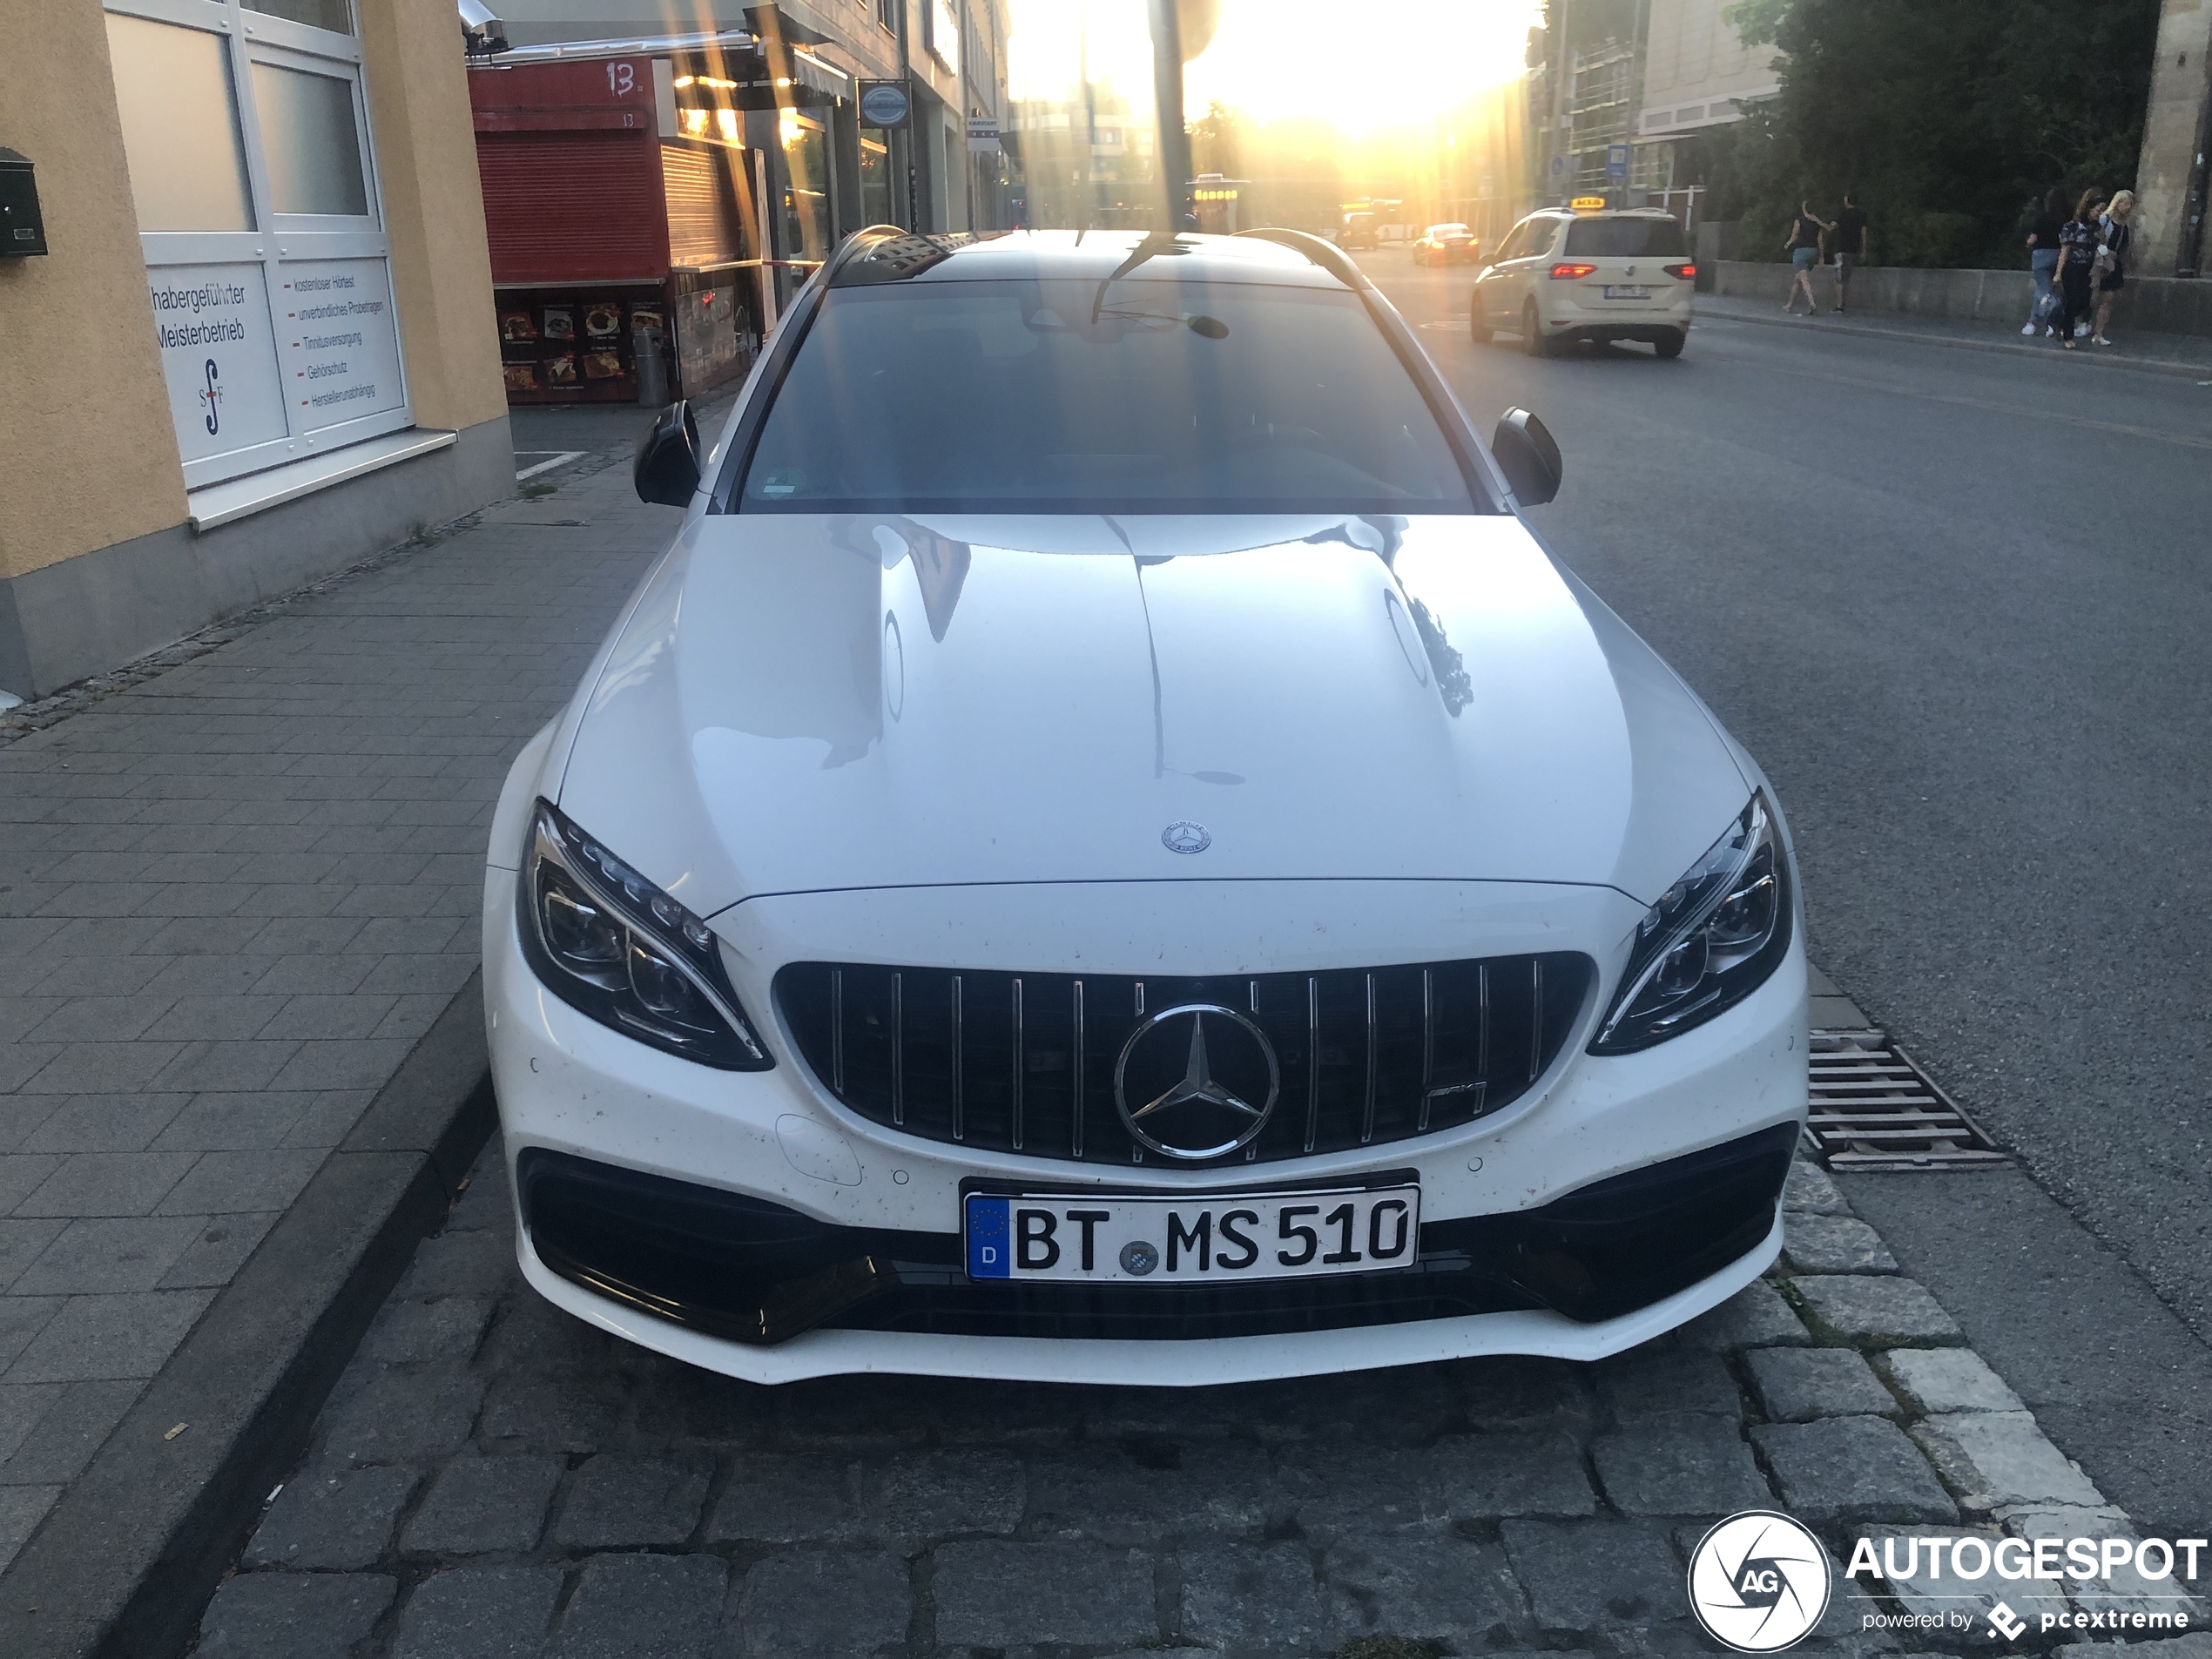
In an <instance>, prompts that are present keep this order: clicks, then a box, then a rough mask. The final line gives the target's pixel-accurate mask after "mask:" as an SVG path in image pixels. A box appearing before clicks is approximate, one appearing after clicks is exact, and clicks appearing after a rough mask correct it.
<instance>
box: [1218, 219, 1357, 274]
mask: <svg viewBox="0 0 2212 1659" xmlns="http://www.w3.org/2000/svg"><path fill="white" fill-rule="evenodd" d="M1237 234H1238V235H1239V236H1250V237H1252V238H1255V239H1258V240H1259V241H1262V242H1279V243H1281V244H1282V245H1283V246H1285V247H1287V248H1294V249H1296V250H1297V251H1298V253H1303V254H1305V257H1306V258H1307V259H1309V260H1312V261H1313V263H1314V264H1316V265H1318V266H1320V267H1321V268H1322V269H1323V270H1324V271H1326V272H1327V273H1329V274H1330V275H1331V276H1332V277H1335V278H1336V279H1337V280H1339V282H1342V283H1343V284H1344V285H1345V287H1351V288H1372V287H1374V286H1375V285H1374V284H1373V283H1372V282H1370V281H1368V280H1367V273H1366V272H1365V271H1362V270H1361V269H1360V268H1359V266H1357V265H1355V264H1353V263H1352V256H1351V255H1350V254H1349V253H1345V251H1344V250H1343V249H1342V248H1340V247H1339V246H1337V245H1336V244H1335V243H1334V242H1332V241H1330V240H1329V239H1327V238H1326V237H1324V236H1316V235H1314V234H1313V233H1312V232H1311V231H1292V230H1284V229H1281V228H1279V227H1278V226H1272V225H1269V226H1261V227H1260V228H1259V229H1258V230H1250V231H1238V233H1237Z"/></svg>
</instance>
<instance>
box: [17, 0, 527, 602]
mask: <svg viewBox="0 0 2212 1659" xmlns="http://www.w3.org/2000/svg"><path fill="white" fill-rule="evenodd" d="M448 32H450V31H448ZM0 145H6V146H7V147H8V148H9V149H10V150H15V151H18V152H21V153H22V154H24V155H25V156H28V157H30V159H31V160H32V161H33V162H34V163H36V164H37V179H38V199H39V204H40V206H41V208H42V210H43V211H44V217H45V220H46V245H47V246H48V247H49V248H50V249H51V253H49V254H48V255H47V256H46V257H45V258H43V259H40V258H36V257H33V258H29V259H0V388H5V394H4V395H0V577H11V576H21V575H22V574H24V572H25V571H27V570H39V569H42V568H44V566H46V565H49V564H53V563H57V562H58V561H60V560H63V559H67V558H73V557H75V556H77V555H78V554H80V553H89V552H91V550H94V549H95V548H102V547H106V546H109V545H111V544H112V543H117V542H123V541H128V540H129V539H130V538H132V536H144V535H145V534H147V533H148V532H150V531H152V530H158V529H166V528H167V527H169V526H170V525H172V524H179V523H183V522H184V519H185V483H184V472H183V469H182V463H181V462H179V459H178V455H177V438H176V434H175V433H174V431H172V428H171V427H170V424H169V403H168V397H167V394H166V393H165V390H164V388H163V384H162V379H161V353H160V350H159V348H158V347H157V346H156V344H155V342H154V327H153V307H152V302H151V301H150V300H148V299H147V297H146V267H145V257H144V255H143V254H142V253H141V252H140V250H139V246H138V217H137V213H136V211H135V210H134V209H133V207H132V202H131V178H130V172H129V170H128V168H127V166H126V165H125V161H124V156H123V129H122V124H121V122H120V120H119V118H118V116H117V113H116V104H115V78H114V75H113V73H112V71H111V70H110V69H109V67H108V51H107V24H106V22H105V17H104V16H103V14H102V12H101V10H100V6H99V0H0ZM471 178H472V182H473V172H472V175H471ZM480 234H481V233H480ZM488 303H489V301H488ZM496 373H497V371H496V370H495V371H494V374H495V375H496Z"/></svg>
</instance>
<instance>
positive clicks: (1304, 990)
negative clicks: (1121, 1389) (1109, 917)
mask: <svg viewBox="0 0 2212 1659" xmlns="http://www.w3.org/2000/svg"><path fill="white" fill-rule="evenodd" d="M1594 977H1595V964H1593V963H1592V962H1591V961H1590V960H1589V958H1588V957H1587V956H1583V955H1581V954H1575V953H1573V952H1566V951H1560V952H1554V953H1550V954H1545V955H1537V956H1500V957H1492V958H1488V959H1486V960H1483V961H1457V962H1429V963H1420V964H1414V965H1413V966H1408V967H1399V968H1371V969H1359V968H1352V969H1337V970H1333V971H1331V972H1328V973H1324V974H1260V975H1258V976H1257V977H1242V978H1235V979H1229V978H1215V979H1183V978H1158V979H1143V980H1138V979H1129V978H1122V977H1116V976H1098V977H1092V976H1089V975H1085V976H1082V977H1081V978H1077V977H1076V976H1074V975H1071V974H1004V973H971V972H963V971H960V970H955V969H949V968H876V967H860V966H852V965H841V964H837V963H831V962H797V963H793V964H792V965H791V966H790V967H787V968H784V969H783V970H782V971H781V972H780V973H779V974H777V975H776V997H777V1000H778V1002H779V1006H780V1008H781V1009H782V1011H783V1015H784V1019H785V1021H786V1023H787V1024H788V1026H789V1028H790V1029H791V1031H792V1035H794V1036H795V1037H796V1038H797V1039H798V1042H799V1054H800V1055H801V1056H802V1057H803V1058H804V1059H805V1061H806V1064H807V1065H808V1066H809V1067H810V1068H812V1069H813V1073H814V1076H815V1077H816V1078H817V1079H818V1080H819V1082H821V1083H822V1085H823V1086H824V1087H825V1088H826V1089H828V1090H829V1091H830V1093H831V1094H833V1095H834V1096H836V1097H837V1098H838V1099H839V1100H840V1101H842V1102H843V1103H845V1104H846V1106H848V1107H850V1108H851V1109H853V1110H854V1111H856V1112H859V1113H860V1115H861V1116H864V1117H867V1118H868V1119H870V1120H871V1121H873V1122H874V1123H881V1124H883V1125H885V1126H886V1127H887V1128H892V1129H897V1130H903V1131H905V1132H906V1133H907V1134H909V1135H915V1136H921V1137H922V1138H923V1139H925V1140H932V1141H945V1142H955V1143H961V1144H963V1145H968V1146H973V1147H975V1148H977V1149H978V1150H986V1151H993V1152H1020V1153H1023V1154H1026V1155H1027V1156H1029V1157H1047V1158H1062V1159H1070V1160H1074V1161H1077V1162H1082V1163H1118V1164H1123V1165H1128V1164H1130V1163H1144V1162H1146V1161H1147V1160H1148V1159H1150V1160H1151V1161H1154V1162H1157V1161H1158V1157H1157V1154H1154V1153H1149V1152H1147V1151H1146V1150H1144V1149H1143V1147H1142V1146H1140V1145H1139V1144H1138V1143H1137V1142H1136V1140H1135V1139H1133V1138H1132V1137H1131V1136H1130V1133H1129V1130H1128V1129H1127V1128H1126V1127H1125V1126H1124V1124H1123V1121H1122V1116H1121V1113H1120V1111H1119V1110H1118V1109H1117V1108H1116V1103H1115V1098H1114V1075H1115V1064H1116V1061H1117V1059H1118V1058H1119V1057H1120V1055H1121V1053H1122V1049H1123V1045H1124V1044H1125V1043H1127V1042H1128V1041H1129V1039H1130V1035H1131V1034H1132V1033H1134V1032H1135V1031H1136V1029H1137V1028H1138V1027H1139V1025H1140V1024H1142V1023H1143V1022H1144V1021H1145V1019H1146V1018H1147V1017H1148V1014H1147V1011H1148V1010H1150V1012H1151V1013H1154V1014H1157V1013H1158V1012H1160V1011H1162V1010H1164V1009H1168V1008H1178V1007H1184V1006H1187V1005H1190V1004H1207V1005H1211V1006H1214V1007H1217V1008H1224V1009H1230V1010H1234V1011H1235V1012H1236V1013H1237V1014H1238V1015H1243V1016H1244V1017H1245V1018H1246V1019H1249V1021H1250V1022H1251V1024H1252V1025H1253V1026H1256V1027H1257V1028H1258V1029H1259V1030H1260V1031H1261V1032H1262V1033H1263V1034H1264V1035H1265V1037H1266V1039H1267V1042H1268V1043H1269V1044H1270V1045H1271V1048H1272V1049H1273V1050H1274V1055H1275V1060H1276V1066H1277V1077H1278V1095H1277V1099H1276V1104H1275V1109H1274V1111H1273V1114H1272V1115H1271V1116H1270V1117H1269V1119H1268V1121H1267V1123H1266V1126H1265V1128H1264V1129H1263V1130H1261V1131H1260V1133H1259V1135H1258V1137H1257V1138H1256V1139H1254V1140H1253V1141H1252V1142H1251V1143H1250V1144H1248V1145H1246V1146H1244V1147H1243V1148H1242V1149H1241V1150H1237V1151H1234V1152H1231V1153H1230V1154H1228V1155H1227V1156H1226V1157H1224V1158H1223V1159H1221V1160H1219V1161H1220V1162H1223V1163H1252V1162H1260V1163H1266V1162H1273V1161H1277V1160H1280V1159H1284V1158H1295V1157H1305V1156H1306V1155H1308V1154H1311V1153H1318V1152H1338V1151H1343V1150H1347V1149H1350V1148H1352V1147H1358V1146H1365V1145H1374V1144H1378V1143H1384V1142H1389V1141H1399V1140H1404V1139H1406V1137H1407V1136H1414V1135H1422V1134H1427V1133H1432V1132H1433V1131H1436V1130H1445V1129H1450V1128H1452V1127H1453V1126H1455V1125H1458V1124H1460V1123H1469V1122H1472V1121H1473V1120H1474V1119H1475V1118H1478V1117H1482V1116H1487V1115H1488V1114H1490V1113H1492V1112H1494V1111H1497V1110H1498V1109H1500V1108H1501V1107H1503V1106H1506V1105H1507V1104H1508V1103H1511V1102H1513V1101H1514V1100H1516V1099H1518V1098H1519V1097H1520V1096H1521V1095H1523V1094H1525V1093H1527V1090H1528V1089H1529V1087H1530V1086H1531V1085H1532V1084H1533V1083H1534V1082H1536V1080H1537V1079H1538V1078H1539V1077H1541V1076H1542V1075H1543V1074H1544V1072H1545V1071H1546V1070H1547V1069H1548V1068H1549V1067H1550V1065H1551V1063H1552V1062H1553V1060H1554V1059H1555V1058H1556V1057H1557V1055H1558V1054H1559V1051H1560V1049H1561V1045H1562V1044H1563V1043H1564V1042H1566V1040H1567V1038H1568V1035H1569V1034H1570V1033H1571V1031H1572V1030H1573V1028H1574V1027H1575V1022H1577V1021H1578V1020H1579V1019H1580V1018H1581V1014H1582V1010H1583V1004H1584V1002H1585V1001H1586V1000H1587V998H1588V995H1589V989H1590V984H1591V981H1592V980H1593V978H1594ZM1247 1092H1248V1093H1257V1092H1258V1089H1248V1090H1247Z"/></svg>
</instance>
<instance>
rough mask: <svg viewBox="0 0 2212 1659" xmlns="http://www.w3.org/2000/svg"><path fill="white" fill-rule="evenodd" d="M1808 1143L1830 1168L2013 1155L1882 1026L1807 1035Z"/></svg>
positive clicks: (1980, 1162)
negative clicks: (2001, 1148) (1992, 1139)
mask: <svg viewBox="0 0 2212 1659" xmlns="http://www.w3.org/2000/svg"><path fill="white" fill-rule="evenodd" d="M1811 1061H1812V1064H1811V1073H1812V1075H1811V1080H1810V1093H1811V1107H1812V1111H1811V1118H1810V1120H1809V1121H1808V1122H1807V1123H1806V1124H1805V1142H1806V1150H1807V1151H1809V1152H1810V1153H1811V1154H1812V1155H1813V1156H1814V1157H1817V1158H1819V1159H1820V1160H1821V1161H1822V1162H1824V1163H1826V1164H1827V1165H1828V1167H1829V1168H1830V1169H1831V1170H1979V1169H1990V1168H1993V1167H1995V1166H1997V1165H2000V1164H2004V1163H2010V1162H2011V1160H2010V1159H2009V1158H2007V1157H2006V1156H2005V1155H2004V1154H2003V1153H2002V1152H2000V1151H1999V1150H1997V1149H1996V1147H1995V1146H1994V1145H1993V1144H1992V1143H1990V1139H1989V1136H1986V1135H1985V1134H1983V1133H1982V1131H1981V1129H1980V1126H1979V1124H1977V1123H1975V1122H1974V1121H1973V1119H1972V1118H1971V1117H1968V1116H1966V1113H1965V1112H1963V1111H1961V1110H1959V1107H1958V1106H1957V1105H1956V1104H1955V1103H1953V1102H1952V1099H1951V1097H1950V1096H1947V1095H1946V1094H1945V1093H1944V1092H1943V1090H1941V1089H1939V1088H1937V1087H1936V1086H1935V1084H1934V1083H1933V1082H1930V1081H1929V1079H1928V1078H1927V1076H1926V1075H1925V1074H1924V1073H1923V1072H1922V1071H1921V1069H1919V1067H1918V1066H1916V1065H1914V1064H1913V1063H1912V1061H1911V1060H1910V1059H1909V1058H1907V1057H1906V1055H1905V1054H1904V1052H1903V1051H1902V1050H1900V1049H1898V1047H1897V1045H1896V1044H1894V1043H1892V1042H1891V1041H1890V1040H1889V1037H1888V1036H1887V1035H1885V1033H1883V1032H1880V1031H1816V1032H1814V1033H1813V1034H1812V1055H1811Z"/></svg>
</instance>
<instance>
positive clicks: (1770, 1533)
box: [1689, 1509, 1830, 1653]
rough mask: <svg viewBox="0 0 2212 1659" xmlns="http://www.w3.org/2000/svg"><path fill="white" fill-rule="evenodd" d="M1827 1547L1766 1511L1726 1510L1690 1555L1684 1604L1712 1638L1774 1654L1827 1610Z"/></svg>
mask: <svg viewBox="0 0 2212 1659" xmlns="http://www.w3.org/2000/svg"><path fill="white" fill-rule="evenodd" d="M1829 1588H1830V1580H1829V1566H1828V1552H1827V1551H1826V1550H1824V1549H1823V1548H1821V1547H1820V1540H1818V1539H1817V1538H1816V1537H1814V1536H1813V1535H1812V1534H1811V1533H1810V1532H1808V1531H1806V1530H1805V1528H1804V1527H1803V1526H1801V1525H1800V1524H1799V1523H1798V1522H1797V1521H1792V1520H1791V1518H1790V1517H1789V1516H1787V1515H1780V1514H1774V1513H1773V1512H1772V1511H1770V1510H1765V1509H1747V1510H1745V1511H1744V1512H1743V1514H1737V1515H1730V1517H1729V1518H1728V1519H1727V1520H1726V1521H1723V1522H1721V1524H1720V1525H1719V1526H1717V1527H1714V1528H1713V1529H1712V1531H1710V1532H1709V1533H1707V1534H1705V1536H1704V1537H1703V1538H1702V1539H1700V1540H1699V1541H1698V1544H1697V1548H1696V1551H1695V1552H1694V1553H1693V1554H1691V1555H1690V1558H1689V1608H1690V1611H1691V1612H1693V1613H1695V1614H1696V1615H1697V1622H1698V1623H1700V1624H1702V1625H1703V1626H1704V1627H1705V1633H1706V1634H1707V1635H1710V1636H1711V1637H1712V1638H1713V1640H1714V1641H1716V1642H1722V1643H1724V1644H1725V1645H1726V1646H1728V1647H1730V1648H1733V1649H1736V1650H1737V1652H1738V1653H1778V1652H1780V1651H1781V1650H1782V1649H1784V1648H1789V1647H1794V1646H1796V1645H1797V1643H1798V1642H1802V1641H1804V1639H1805V1637H1806V1636H1808V1635H1811V1633H1812V1628H1813V1627H1814V1626H1815V1625H1817V1624H1818V1623H1819V1622H1820V1615H1822V1614H1824V1613H1825V1612H1826V1611H1827V1610H1828V1592H1829Z"/></svg>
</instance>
